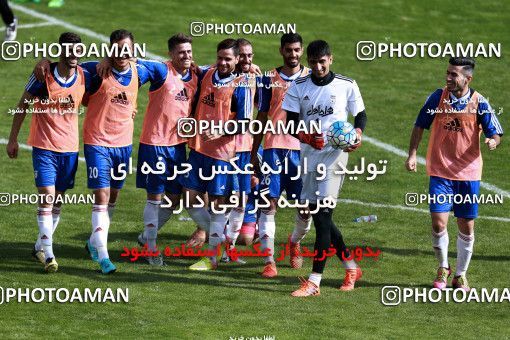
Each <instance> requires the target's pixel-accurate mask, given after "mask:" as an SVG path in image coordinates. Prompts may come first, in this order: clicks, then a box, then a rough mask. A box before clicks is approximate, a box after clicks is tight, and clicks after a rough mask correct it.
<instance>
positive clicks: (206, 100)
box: [201, 92, 215, 107]
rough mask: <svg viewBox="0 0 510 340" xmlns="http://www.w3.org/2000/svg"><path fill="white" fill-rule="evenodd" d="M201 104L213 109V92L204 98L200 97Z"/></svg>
mask: <svg viewBox="0 0 510 340" xmlns="http://www.w3.org/2000/svg"><path fill="white" fill-rule="evenodd" d="M201 102H202V103H204V104H205V105H209V106H212V107H214V106H215V105H214V92H211V93H209V94H207V95H205V96H203V97H202V99H201Z"/></svg>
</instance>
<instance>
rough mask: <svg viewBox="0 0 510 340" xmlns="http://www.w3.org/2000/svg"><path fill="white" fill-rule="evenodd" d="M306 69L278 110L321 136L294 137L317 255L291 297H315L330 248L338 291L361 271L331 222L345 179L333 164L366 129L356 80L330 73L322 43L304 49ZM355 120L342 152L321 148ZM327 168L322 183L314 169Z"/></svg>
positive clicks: (330, 58)
mask: <svg viewBox="0 0 510 340" xmlns="http://www.w3.org/2000/svg"><path fill="white" fill-rule="evenodd" d="M306 54H307V58H308V65H309V66H310V68H311V70H312V73H311V74H310V75H308V76H306V77H302V78H299V79H297V80H296V81H295V82H294V84H292V85H291V87H290V89H289V91H288V92H287V94H286V95H285V99H284V101H283V104H282V108H283V109H284V110H285V111H287V121H288V122H289V123H290V122H291V121H293V122H295V124H296V125H297V122H298V121H299V120H303V121H304V122H305V123H306V125H307V126H310V122H311V121H318V122H320V125H321V130H322V133H311V131H308V132H309V133H305V132H299V133H298V134H297V135H295V136H296V137H297V138H298V139H299V140H300V142H301V165H302V166H303V167H304V160H305V159H306V160H307V163H308V168H307V170H308V171H307V173H305V174H303V190H302V191H301V198H300V199H301V201H304V202H309V208H310V210H311V211H314V212H315V211H316V212H315V213H314V214H312V218H313V222H314V226H315V230H316V239H315V246H314V250H315V251H317V255H316V258H314V261H313V267H312V273H311V274H310V277H309V278H308V280H304V279H303V282H302V284H301V287H300V288H299V289H297V290H296V291H294V292H293V293H292V296H295V297H305V296H314V295H319V294H320V288H319V285H320V281H321V277H322V273H323V271H324V267H325V265H326V259H327V257H326V256H324V254H325V253H327V252H328V251H329V248H330V246H331V245H333V247H334V248H335V249H336V255H337V256H338V258H339V259H340V260H341V261H342V264H343V266H344V268H345V269H346V271H345V277H344V281H343V283H342V286H341V287H340V290H342V291H349V290H352V289H354V284H355V282H356V281H357V280H359V279H360V278H361V275H362V272H361V269H360V268H359V267H358V266H357V264H356V263H355V262H354V260H344V258H345V257H343V256H346V257H349V256H350V254H349V252H348V250H347V248H346V246H345V243H344V240H343V237H342V234H341V233H340V230H339V229H338V228H337V227H336V225H335V223H334V222H333V210H334V207H335V206H336V200H337V197H338V193H339V190H340V188H341V187H342V184H343V180H344V175H340V174H335V170H338V165H337V164H338V163H339V162H340V163H342V164H343V165H344V166H346V165H347V160H348V153H347V152H351V151H354V150H355V149H357V148H358V147H359V146H360V144H361V134H362V131H363V129H364V128H365V125H366V114H365V105H364V103H363V99H362V98H361V94H360V91H359V88H358V85H357V84H356V82H355V81H354V80H352V79H350V78H347V77H344V76H342V75H340V74H336V73H334V72H332V71H330V66H331V64H332V62H333V56H332V54H331V51H330V48H329V45H328V43H327V42H326V41H324V40H315V41H312V42H311V43H310V44H309V45H308V47H307V49H306ZM349 113H350V114H352V115H353V116H354V117H355V121H354V127H355V128H356V131H357V137H358V138H357V139H358V142H357V144H355V145H353V146H351V147H350V148H349V149H346V150H345V151H347V152H345V151H342V150H340V149H335V148H333V147H332V146H331V145H325V141H324V133H325V132H326V131H328V129H329V127H330V125H331V124H333V123H334V122H336V121H347V117H348V114H349ZM321 164H322V165H323V166H324V167H325V169H326V176H325V177H324V178H323V179H318V178H319V177H321V176H320V175H319V172H318V171H317V169H318V166H319V165H321Z"/></svg>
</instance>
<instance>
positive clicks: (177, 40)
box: [168, 33, 193, 51]
mask: <svg viewBox="0 0 510 340" xmlns="http://www.w3.org/2000/svg"><path fill="white" fill-rule="evenodd" d="M192 42H193V38H192V37H190V36H188V35H186V34H184V33H177V34H175V35H172V36H171V37H170V39H168V51H173V49H174V48H175V47H176V46H177V45H180V44H185V43H190V44H191V43H192Z"/></svg>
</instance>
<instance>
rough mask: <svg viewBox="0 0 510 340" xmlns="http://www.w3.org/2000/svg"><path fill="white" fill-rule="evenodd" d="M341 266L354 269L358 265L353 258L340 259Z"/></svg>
mask: <svg viewBox="0 0 510 340" xmlns="http://www.w3.org/2000/svg"><path fill="white" fill-rule="evenodd" d="M342 266H343V267H344V269H356V268H357V267H358V265H357V264H356V261H354V260H347V261H343V260H342Z"/></svg>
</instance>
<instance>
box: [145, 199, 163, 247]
mask: <svg viewBox="0 0 510 340" xmlns="http://www.w3.org/2000/svg"><path fill="white" fill-rule="evenodd" d="M160 205H161V201H152V200H147V202H146V203H145V208H144V209H143V225H144V226H145V228H144V235H145V240H146V241H147V247H148V248H149V250H152V251H155V250H156V240H157V238H158V211H159V210H160V209H159V206H160Z"/></svg>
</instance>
